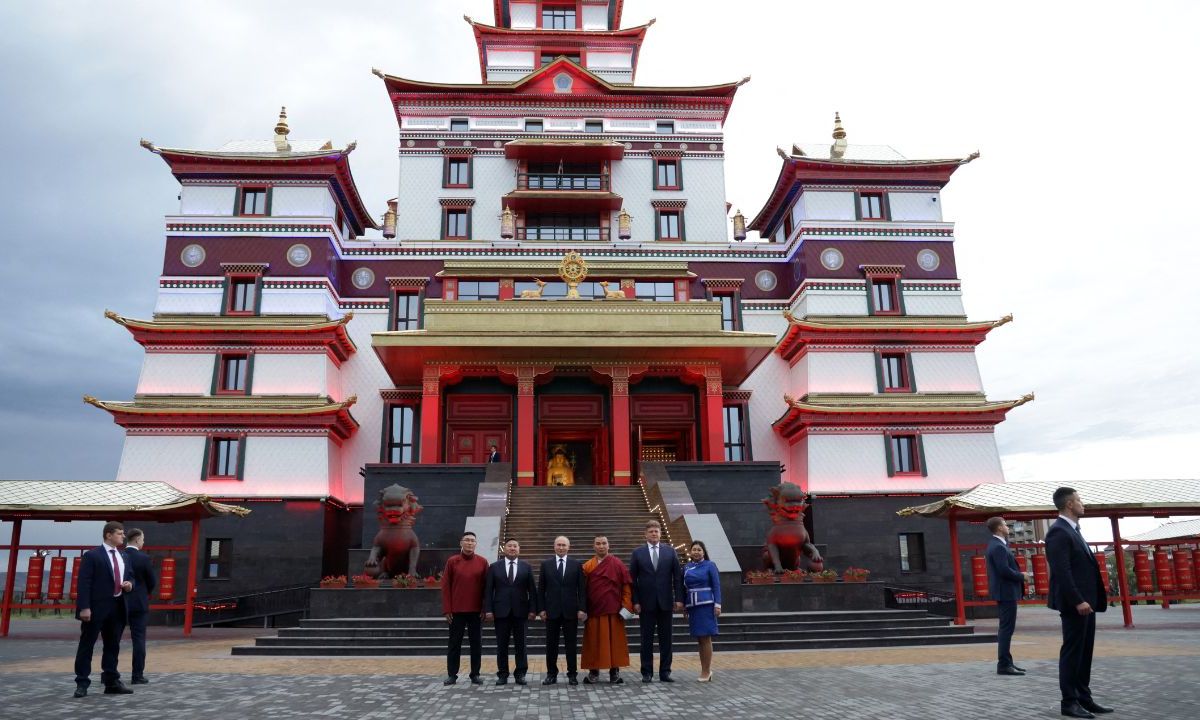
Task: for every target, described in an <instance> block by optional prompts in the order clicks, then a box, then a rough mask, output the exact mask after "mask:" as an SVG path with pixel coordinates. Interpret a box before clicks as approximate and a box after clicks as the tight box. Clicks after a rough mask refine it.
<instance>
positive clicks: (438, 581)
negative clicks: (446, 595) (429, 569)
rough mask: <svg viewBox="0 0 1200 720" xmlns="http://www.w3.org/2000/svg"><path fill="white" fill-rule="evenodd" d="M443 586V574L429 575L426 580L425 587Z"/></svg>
mask: <svg viewBox="0 0 1200 720" xmlns="http://www.w3.org/2000/svg"><path fill="white" fill-rule="evenodd" d="M441 586H442V574H441V573H438V574H437V575H429V576H428V577H426V578H425V587H427V588H440V587H441Z"/></svg>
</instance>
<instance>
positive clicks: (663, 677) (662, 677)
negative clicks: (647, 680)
mask: <svg viewBox="0 0 1200 720" xmlns="http://www.w3.org/2000/svg"><path fill="white" fill-rule="evenodd" d="M658 681H659V682H675V680H674V679H672V678H671V673H663V674H661V675H659V676H658Z"/></svg>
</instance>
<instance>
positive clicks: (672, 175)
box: [654, 160, 683, 190]
mask: <svg viewBox="0 0 1200 720" xmlns="http://www.w3.org/2000/svg"><path fill="white" fill-rule="evenodd" d="M654 189H655V190H682V189H683V174H682V173H681V172H680V167H679V160H656V161H655V162H654Z"/></svg>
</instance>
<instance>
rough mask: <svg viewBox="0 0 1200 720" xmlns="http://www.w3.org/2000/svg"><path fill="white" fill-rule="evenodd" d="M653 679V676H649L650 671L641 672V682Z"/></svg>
mask: <svg viewBox="0 0 1200 720" xmlns="http://www.w3.org/2000/svg"><path fill="white" fill-rule="evenodd" d="M653 679H654V678H652V677H650V673H642V682H644V683H648V682H651V681H653Z"/></svg>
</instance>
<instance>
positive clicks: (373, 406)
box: [341, 310, 394, 503]
mask: <svg viewBox="0 0 1200 720" xmlns="http://www.w3.org/2000/svg"><path fill="white" fill-rule="evenodd" d="M385 330H387V312H386V311H384V310H360V311H356V312H355V313H354V317H353V318H351V320H350V322H349V323H347V326H346V331H347V332H348V333H349V334H350V338H351V339H352V340H353V341H354V344H355V345H357V346H358V352H356V353H354V354H353V355H351V356H350V358H349V359H348V360H346V361H345V362H343V363H342V368H341V383H342V391H343V392H344V393H345V396H347V397H348V396H350V395H358V402H356V403H355V404H354V406H353V407H351V408H350V413H351V414H352V415H353V416H354V419H355V420H357V421H358V424H359V428H358V431H357V432H355V433H354V434H353V435H352V436H350V439H349V440H346V441H344V442H343V443H342V452H341V457H342V482H343V488H344V490H343V492H344V493H345V495H344V496H343V497H341V499H342V500H343V501H344V502H348V503H361V502H362V501H363V483H362V476H361V475H359V474H358V470H359V468H360V467H362V465H363V463H368V462H378V461H379V447H380V443H381V442H382V440H383V399H382V398H381V397H380V396H379V391H380V390H384V389H389V388H392V387H394V385H393V383H392V379H391V378H390V377H388V374H387V371H385V370H384V369H383V363H381V362H380V361H379V356H378V355H376V354H375V351H374V350H372V349H371V333H372V332H383V331H385Z"/></svg>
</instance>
